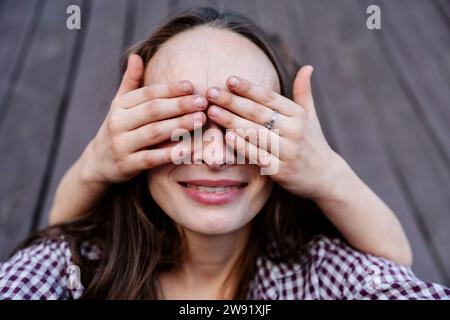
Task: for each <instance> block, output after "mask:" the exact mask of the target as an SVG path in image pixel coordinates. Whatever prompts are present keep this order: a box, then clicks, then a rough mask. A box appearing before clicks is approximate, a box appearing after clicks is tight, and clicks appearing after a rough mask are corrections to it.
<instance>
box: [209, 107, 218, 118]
mask: <svg viewBox="0 0 450 320" xmlns="http://www.w3.org/2000/svg"><path fill="white" fill-rule="evenodd" d="M208 113H209V115H210V116H211V117H218V116H219V115H220V110H219V108H217V107H216V106H211V107H209V109H208Z"/></svg>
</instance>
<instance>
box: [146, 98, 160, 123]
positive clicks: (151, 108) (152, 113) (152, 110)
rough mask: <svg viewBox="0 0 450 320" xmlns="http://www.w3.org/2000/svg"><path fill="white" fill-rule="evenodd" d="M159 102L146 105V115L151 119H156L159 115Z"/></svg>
mask: <svg viewBox="0 0 450 320" xmlns="http://www.w3.org/2000/svg"><path fill="white" fill-rule="evenodd" d="M158 107H159V103H158V100H151V101H149V102H147V103H146V104H145V115H146V117H148V118H149V119H153V118H155V117H156V116H157V115H158V113H159V108H158Z"/></svg>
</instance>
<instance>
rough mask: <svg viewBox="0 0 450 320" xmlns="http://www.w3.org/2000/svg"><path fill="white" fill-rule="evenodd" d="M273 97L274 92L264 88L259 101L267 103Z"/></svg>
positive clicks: (271, 100)
mask: <svg viewBox="0 0 450 320" xmlns="http://www.w3.org/2000/svg"><path fill="white" fill-rule="evenodd" d="M274 99H275V93H274V92H273V91H271V90H267V89H264V90H263V92H262V95H261V102H262V103H263V104H269V103H271V102H273V100H274Z"/></svg>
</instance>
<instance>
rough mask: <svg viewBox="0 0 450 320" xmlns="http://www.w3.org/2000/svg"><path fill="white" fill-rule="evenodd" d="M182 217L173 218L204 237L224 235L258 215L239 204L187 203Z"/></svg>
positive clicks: (239, 227)
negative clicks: (206, 204) (205, 204)
mask: <svg viewBox="0 0 450 320" xmlns="http://www.w3.org/2000/svg"><path fill="white" fill-rule="evenodd" d="M183 207H184V213H183V215H182V216H178V217H172V219H174V220H175V222H176V223H177V224H178V225H180V226H182V227H184V228H187V229H189V230H191V231H193V232H196V233H199V234H203V235H224V234H228V233H232V232H234V231H237V230H239V229H241V228H243V227H244V226H246V225H247V224H248V223H249V222H250V221H251V220H252V219H253V218H254V217H255V216H256V214H257V212H256V213H252V212H251V211H250V210H249V209H248V206H240V205H239V203H236V204H233V205H229V204H228V205H223V206H199V205H192V204H188V203H186V204H185V205H184V206H183Z"/></svg>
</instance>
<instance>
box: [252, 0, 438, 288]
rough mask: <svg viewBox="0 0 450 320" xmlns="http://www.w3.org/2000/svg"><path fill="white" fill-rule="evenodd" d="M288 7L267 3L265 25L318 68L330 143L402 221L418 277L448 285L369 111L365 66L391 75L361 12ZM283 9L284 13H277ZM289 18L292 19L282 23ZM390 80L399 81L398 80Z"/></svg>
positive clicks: (318, 93)
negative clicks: (363, 66) (417, 221)
mask: <svg viewBox="0 0 450 320" xmlns="http://www.w3.org/2000/svg"><path fill="white" fill-rule="evenodd" d="M283 4H284V5H281V4H280V3H277V4H276V5H275V4H272V2H270V1H264V5H261V8H263V11H262V13H264V12H265V16H262V17H261V21H264V22H265V25H266V26H267V28H269V29H271V30H276V31H277V32H279V33H280V34H282V35H284V36H285V38H286V39H287V41H288V43H289V45H290V48H291V49H292V50H293V53H294V55H295V56H296V57H299V58H300V61H301V62H302V64H307V63H311V64H312V65H314V67H315V75H314V77H313V91H314V95H315V99H316V104H317V108H318V109H319V117H320V118H321V122H322V123H323V126H324V129H325V128H328V130H326V131H327V132H328V134H327V138H328V139H329V138H330V137H333V141H334V143H333V146H334V147H335V148H336V149H337V151H338V152H339V153H340V154H341V155H342V156H343V157H344V158H345V159H346V160H347V161H348V162H349V163H350V165H351V166H352V168H353V169H354V170H355V171H356V172H357V173H358V174H359V175H360V176H361V178H362V179H363V180H364V181H365V182H366V183H367V184H368V185H369V186H370V187H371V188H372V189H374V191H375V192H376V193H377V194H379V195H380V197H381V198H383V199H384V200H385V201H386V203H388V205H389V206H390V207H391V208H393V210H394V211H395V212H396V214H397V216H398V217H399V219H400V220H401V221H402V224H403V226H404V228H405V230H406V233H407V235H408V237H409V238H410V240H411V244H412V247H413V250H414V253H415V258H416V259H415V263H414V270H415V271H416V273H417V274H418V275H419V276H421V277H422V278H424V279H427V280H433V281H443V280H444V277H443V274H442V273H441V271H440V270H439V269H438V268H437V267H436V265H435V264H434V262H433V256H432V255H430V253H429V250H428V247H427V245H426V241H425V239H424V236H423V235H422V234H421V230H420V229H419V228H418V226H417V224H416V223H415V222H414V219H413V214H412V210H413V208H411V207H410V204H409V203H408V201H409V199H408V198H407V197H405V195H404V193H403V190H402V186H401V184H400V183H399V182H398V181H397V178H396V172H395V168H393V167H392V164H391V160H390V156H389V152H388V150H387V149H386V146H385V141H384V140H383V137H382V136H381V135H380V125H379V123H378V122H377V120H376V119H377V118H376V117H375V115H374V109H370V108H368V107H367V100H368V97H367V93H366V92H365V91H367V90H369V88H367V86H368V84H367V82H366V81H365V78H366V74H367V73H364V72H363V70H362V68H361V65H364V64H366V65H369V67H371V68H373V66H374V65H376V67H378V68H381V69H382V70H383V73H387V72H388V71H389V70H386V68H385V67H383V65H382V64H380V62H382V61H383V56H382V55H381V54H380V52H379V50H378V49H377V48H376V44H375V43H374V42H373V39H372V40H370V39H371V38H369V37H367V34H365V33H364V32H366V31H365V30H364V29H365V25H364V22H365V21H364V20H363V22H361V20H360V18H359V17H360V16H361V13H360V12H357V11H355V10H354V8H352V9H351V10H350V9H348V8H346V9H343V8H342V7H341V2H339V4H338V3H336V2H332V1H327V2H326V3H322V2H321V3H320V4H318V3H316V2H313V1H304V2H301V3H299V2H289V3H288V2H283ZM323 8H327V10H326V11H325V10H323ZM277 10H278V11H280V10H283V11H284V12H279V13H275V12H277ZM362 12H363V13H364V12H365V11H362ZM284 16H287V17H289V19H282V17H284ZM271 17H277V19H272V18H271ZM361 23H362V26H363V27H361V26H360V25H361ZM358 24H359V25H358ZM366 57H369V58H367V59H365V58H366ZM379 79H380V78H378V77H377V78H375V80H376V81H379ZM388 79H389V80H392V81H393V82H395V80H393V79H392V75H391V76H390V77H389V78H388ZM376 81H372V82H371V83H369V85H370V88H371V90H374V89H373V88H376V86H377V85H378V83H377V82H376ZM386 82H387V83H388V84H391V81H386ZM380 172H383V174H382V175H381V174H380Z"/></svg>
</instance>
